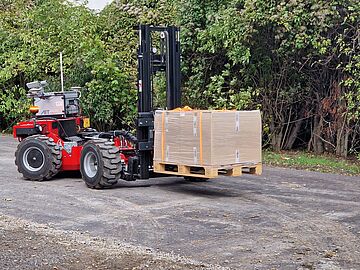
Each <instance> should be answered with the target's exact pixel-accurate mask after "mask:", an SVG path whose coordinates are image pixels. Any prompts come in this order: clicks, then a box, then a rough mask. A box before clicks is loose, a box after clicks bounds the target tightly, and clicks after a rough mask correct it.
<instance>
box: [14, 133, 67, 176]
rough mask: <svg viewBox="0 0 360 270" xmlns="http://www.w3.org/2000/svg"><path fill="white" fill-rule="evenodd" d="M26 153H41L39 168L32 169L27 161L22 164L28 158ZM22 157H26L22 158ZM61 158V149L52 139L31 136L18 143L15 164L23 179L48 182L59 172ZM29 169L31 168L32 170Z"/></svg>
mask: <svg viewBox="0 0 360 270" xmlns="http://www.w3.org/2000/svg"><path fill="white" fill-rule="evenodd" d="M29 149H30V150H29ZM31 149H32V150H31ZM28 151H34V152H37V154H40V153H41V156H40V159H41V161H42V162H41V165H40V166H38V167H33V166H32V165H31V164H29V159H26V160H27V161H26V162H25V163H27V164H24V158H25V157H26V156H27V157H28V158H30V156H28V155H29V152H28ZM24 155H26V156H25V157H24ZM61 158H62V152H61V147H60V146H59V145H57V144H56V143H55V142H54V140H53V139H52V138H49V137H47V136H45V135H33V136H29V137H27V138H25V139H24V140H22V141H21V142H20V144H19V145H18V147H17V150H16V152H15V164H16V166H17V167H18V171H19V173H21V174H22V175H23V177H24V178H25V179H28V180H32V181H42V180H49V179H51V178H52V177H53V176H55V175H56V174H57V173H58V172H59V171H60V168H61V165H62V160H61ZM35 160H36V158H35ZM30 162H31V160H30ZM36 166H37V165H36ZM30 168H33V170H31V169H30Z"/></svg>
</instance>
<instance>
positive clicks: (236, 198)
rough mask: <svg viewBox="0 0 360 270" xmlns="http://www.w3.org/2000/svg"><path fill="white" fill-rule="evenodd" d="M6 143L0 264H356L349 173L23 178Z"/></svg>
mask: <svg viewBox="0 0 360 270" xmlns="http://www.w3.org/2000/svg"><path fill="white" fill-rule="evenodd" d="M16 145H17V142H16V141H15V140H13V139H12V138H10V137H0V147H1V149H2V151H1V152H0V171H1V173H2V174H1V175H0V185H1V190H0V215H1V218H0V235H1V238H2V239H1V244H0V251H1V253H0V254H1V255H0V256H1V257H0V269H14V268H15V267H17V268H18V269H24V268H26V269H29V268H30V269H35V268H36V269H38V268H43V269H53V267H54V266H55V267H56V268H58V269H61V268H63V269H69V268H71V269H78V268H81V269H83V268H88V269H95V268H96V267H97V268H99V269H106V268H111V269H114V268H118V269H125V268H126V267H127V268H129V269H171V268H172V267H175V269H202V268H216V267H218V268H219V267H220V266H221V267H226V268H231V269H360V241H359V240H360V239H359V238H360V196H359V194H360V179H359V178H358V177H347V176H339V175H335V174H323V173H317V172H307V171H300V170H290V169H281V168H272V167H265V168H264V173H263V175H262V176H260V177H259V176H254V175H243V176H242V177H234V178H230V177H220V178H218V179H214V180H211V181H209V182H204V183H189V182H186V181H184V180H183V179H182V178H177V177H167V178H162V179H151V180H149V181H136V182H120V183H119V184H118V185H116V186H115V187H114V188H112V189H108V190H99V191H97V190H91V189H87V188H86V187H85V185H84V184H83V182H82V180H81V178H79V175H78V174H62V175H59V176H58V177H57V178H55V179H53V180H51V181H46V182H30V181H24V180H23V179H22V178H21V176H20V175H19V174H18V173H17V170H16V167H15V166H14V152H15V148H16ZM34 248H35V249H34ZM178 256H181V257H178ZM40 265H41V266H40ZM147 266H148V267H147Z"/></svg>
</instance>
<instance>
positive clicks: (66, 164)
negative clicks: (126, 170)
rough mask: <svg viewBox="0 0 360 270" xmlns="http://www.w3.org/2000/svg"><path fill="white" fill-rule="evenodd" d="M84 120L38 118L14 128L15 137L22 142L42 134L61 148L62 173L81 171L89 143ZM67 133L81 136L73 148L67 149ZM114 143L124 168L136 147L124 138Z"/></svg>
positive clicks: (115, 139)
mask: <svg viewBox="0 0 360 270" xmlns="http://www.w3.org/2000/svg"><path fill="white" fill-rule="evenodd" d="M84 119H85V117H79V116H78V117H68V118H64V119H61V118H60V119H57V118H43V119H41V118H38V119H36V121H34V120H32V121H24V122H20V123H18V124H17V125H15V126H14V127H13V136H14V138H17V139H18V140H19V141H20V142H21V141H23V140H24V139H25V138H27V137H29V136H32V135H35V134H42V135H45V136H46V137H48V138H51V139H53V140H54V142H55V143H56V144H57V145H58V146H60V149H61V152H62V158H61V161H62V164H61V168H60V171H79V170H80V159H81V152H82V149H83V145H84V143H85V142H86V141H87V139H83V138H84V137H85V136H86V132H83V131H84ZM66 123H71V124H72V125H71V124H70V125H66ZM69 126H70V128H69ZM71 129H73V130H71ZM69 130H70V131H69ZM67 132H69V133H72V134H70V135H72V136H73V137H77V136H79V137H78V138H79V140H77V142H78V143H77V145H75V144H73V145H71V147H66V145H67V143H68V142H66V141H65V140H64V139H65V138H64V136H65V134H66V133H67ZM92 133H94V132H92ZM95 133H96V132H95ZM113 142H114V146H116V147H117V148H118V149H119V150H120V159H121V163H122V164H123V165H124V166H127V164H128V159H129V157H131V156H133V155H134V147H133V145H132V143H130V142H129V141H128V140H126V139H125V138H124V137H123V136H115V137H114V138H113Z"/></svg>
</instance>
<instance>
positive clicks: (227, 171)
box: [154, 161, 262, 178]
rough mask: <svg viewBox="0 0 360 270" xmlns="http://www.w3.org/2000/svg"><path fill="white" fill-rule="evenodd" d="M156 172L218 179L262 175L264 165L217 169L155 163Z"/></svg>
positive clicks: (218, 167) (231, 166)
mask: <svg viewBox="0 0 360 270" xmlns="http://www.w3.org/2000/svg"><path fill="white" fill-rule="evenodd" d="M154 172H156V173H163V174H171V175H181V176H192V177H201V178H216V177H218V176H219V175H225V176H241V175H242V174H243V173H250V174H256V175H260V174H261V173H262V164H261V163H259V164H246V165H245V164H234V165H227V166H217V167H215V166H198V165H184V164H176V163H166V162H157V161H154Z"/></svg>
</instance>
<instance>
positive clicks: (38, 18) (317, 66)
mask: <svg viewBox="0 0 360 270" xmlns="http://www.w3.org/2000/svg"><path fill="white" fill-rule="evenodd" d="M0 11H1V13H0V38H1V40H4V41H3V42H2V44H1V45H0V66H1V69H0V91H1V102H0V104H1V107H0V110H1V111H0V113H1V114H0V118H1V119H0V120H1V128H3V129H4V128H7V127H8V126H9V125H11V124H12V122H13V121H15V120H18V119H19V118H21V117H22V116H23V115H24V114H23V112H24V110H23V107H21V106H17V105H20V104H21V105H22V104H23V103H22V102H20V101H19V99H22V98H24V95H25V82H28V81H31V80H35V79H47V80H48V81H50V84H51V88H52V90H57V89H59V83H58V81H59V67H58V66H59V65H58V54H59V52H60V51H63V53H64V61H65V62H64V67H65V75H66V87H70V86H74V85H78V86H82V87H84V89H86V90H84V91H83V104H82V105H83V110H84V113H87V114H89V115H90V116H91V118H92V119H93V123H94V124H95V125H96V126H97V127H99V128H101V129H108V128H115V127H116V128H118V127H121V126H126V127H130V128H131V127H132V123H134V117H135V115H136V82H137V68H136V63H137V59H136V49H137V39H138V37H137V33H136V31H134V27H135V26H137V25H138V24H139V23H148V24H154V25H169V24H176V25H179V26H180V27H181V44H182V76H183V77H182V89H183V104H184V105H189V106H191V107H195V108H214V109H223V108H227V109H261V111H262V114H263V122H264V129H263V130H264V145H265V146H267V147H271V148H273V149H275V150H280V149H294V148H302V149H308V150H313V151H315V152H317V153H322V152H331V153H335V154H337V155H341V156H346V155H347V154H354V155H356V154H357V153H359V152H360V120H359V116H360V106H359V105H360V39H359V35H360V32H359V29H360V2H359V1H357V0H308V1H301V0H290V1H284V0H275V1H266V0H215V1H200V0H174V1H171V0H160V1H155V0H138V1H135V0H129V1H126V0H120V1H114V2H113V3H112V4H110V5H108V6H107V7H106V8H105V9H104V10H103V11H102V12H100V13H98V14H97V13H94V12H92V11H90V10H88V9H87V8H86V7H84V6H82V5H73V4H71V3H69V2H66V1H62V0H48V1H43V0H25V1H20V0H14V1H10V0H3V1H2V2H1V3H0ZM59 15H60V16H59ZM164 85H165V84H164V79H163V78H162V77H156V78H155V80H154V87H155V92H154V102H155V103H156V104H157V105H159V106H162V105H163V104H164V98H165V97H164ZM7 100H11V101H7ZM17 102H18V103H17ZM9 104H11V105H9ZM11 106H16V109H14V110H12V109H11V108H10V107H11Z"/></svg>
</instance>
